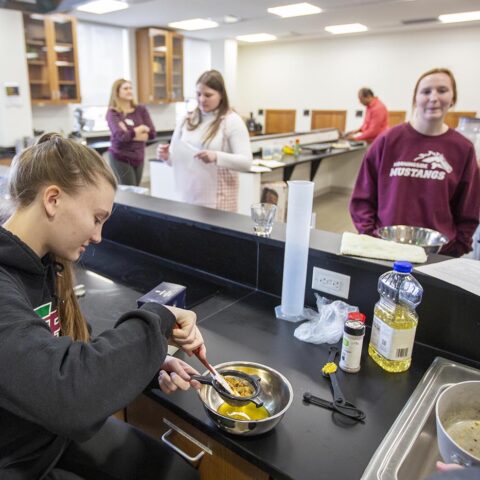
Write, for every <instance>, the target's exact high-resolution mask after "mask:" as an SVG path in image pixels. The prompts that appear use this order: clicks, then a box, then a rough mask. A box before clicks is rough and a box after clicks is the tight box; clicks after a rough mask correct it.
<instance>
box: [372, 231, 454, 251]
mask: <svg viewBox="0 0 480 480" xmlns="http://www.w3.org/2000/svg"><path fill="white" fill-rule="evenodd" d="M377 234H378V236H379V237H380V238H382V239H383V240H390V241H393V242H397V243H406V244H408V245H417V246H419V247H422V248H423V249H424V250H425V253H427V254H428V253H438V251H439V250H440V249H441V248H442V247H443V245H445V244H446V243H448V238H447V237H446V236H445V235H443V234H441V233H440V232H437V231H436V230H432V229H430V228H423V227H409V226H408V225H392V226H390V227H381V228H379V229H378V230H377Z"/></svg>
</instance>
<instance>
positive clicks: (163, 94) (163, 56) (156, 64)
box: [150, 28, 169, 102]
mask: <svg viewBox="0 0 480 480" xmlns="http://www.w3.org/2000/svg"><path fill="white" fill-rule="evenodd" d="M168 44H169V42H168V32H166V31H164V30H158V29H156V28H151V29H150V45H151V46H150V51H151V54H152V58H151V62H152V77H153V85H152V87H153V89H152V96H153V98H152V100H153V101H154V102H167V101H168V99H169V98H168V97H169V95H168V89H169V84H168V74H169V67H168V55H169V45H168Z"/></svg>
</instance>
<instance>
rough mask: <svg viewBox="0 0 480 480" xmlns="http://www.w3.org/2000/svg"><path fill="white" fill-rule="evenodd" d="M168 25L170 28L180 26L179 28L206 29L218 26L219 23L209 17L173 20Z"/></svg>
mask: <svg viewBox="0 0 480 480" xmlns="http://www.w3.org/2000/svg"><path fill="white" fill-rule="evenodd" d="M168 26H169V27H170V28H178V29H179V30H205V29H207V28H215V27H218V23H217V22H214V21H213V20H209V19H207V18H191V19H190V20H182V21H180V22H171V23H169V24H168Z"/></svg>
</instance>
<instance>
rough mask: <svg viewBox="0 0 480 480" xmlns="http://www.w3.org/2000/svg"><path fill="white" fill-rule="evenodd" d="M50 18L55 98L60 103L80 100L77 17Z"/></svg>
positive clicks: (55, 16) (60, 16) (53, 16)
mask: <svg viewBox="0 0 480 480" xmlns="http://www.w3.org/2000/svg"><path fill="white" fill-rule="evenodd" d="M50 18H51V34H52V72H53V73H52V77H53V78H54V79H55V80H56V93H55V97H56V98H55V99H56V100H57V101H58V102H59V103H71V102H79V101H80V92H79V81H78V71H77V52H76V23H75V19H74V18H72V17H69V16H66V15H52V16H51V17H50Z"/></svg>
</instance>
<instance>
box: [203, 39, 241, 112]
mask: <svg viewBox="0 0 480 480" xmlns="http://www.w3.org/2000/svg"><path fill="white" fill-rule="evenodd" d="M210 45H211V47H212V68H214V69H215V70H218V71H219V72H221V74H222V75H223V78H224V80H225V87H226V89H227V92H228V98H229V101H230V105H231V106H232V107H236V105H237V103H238V95H237V76H238V74H237V65H238V42H237V41H236V40H232V39H227V40H216V41H214V42H211V43H210Z"/></svg>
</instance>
